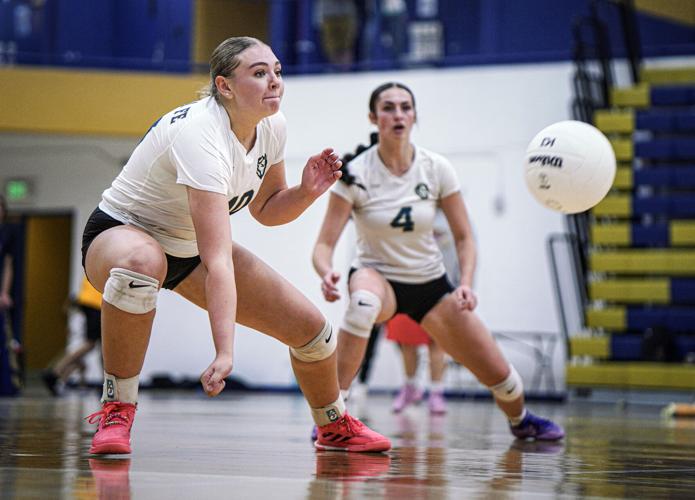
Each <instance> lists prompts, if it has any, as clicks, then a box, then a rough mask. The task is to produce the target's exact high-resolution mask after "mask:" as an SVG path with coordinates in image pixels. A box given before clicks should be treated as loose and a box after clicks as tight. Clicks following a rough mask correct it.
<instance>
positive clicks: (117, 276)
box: [104, 267, 159, 314]
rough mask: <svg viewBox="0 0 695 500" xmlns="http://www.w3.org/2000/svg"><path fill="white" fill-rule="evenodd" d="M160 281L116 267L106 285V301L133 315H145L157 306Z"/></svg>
mask: <svg viewBox="0 0 695 500" xmlns="http://www.w3.org/2000/svg"><path fill="white" fill-rule="evenodd" d="M158 291H159V280H157V279H155V278H151V277H150V276H146V275H144V274H140V273H136V272H134V271H129V270H128V269H122V268H120V267H114V268H113V269H111V273H110V275H109V279H107V280H106V285H104V300H105V301H106V302H108V303H109V304H111V305H112V306H114V307H117V308H119V309H120V310H122V311H125V312H129V313H131V314H145V313H148V312H150V311H151V310H152V309H154V308H155V307H156V306H157V292H158Z"/></svg>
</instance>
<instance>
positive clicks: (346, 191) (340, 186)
mask: <svg viewBox="0 0 695 500" xmlns="http://www.w3.org/2000/svg"><path fill="white" fill-rule="evenodd" d="M331 193H334V194H337V195H338V196H340V197H341V198H343V199H344V200H345V201H348V202H349V203H351V204H353V205H354V204H355V190H354V188H353V187H352V186H348V185H347V184H345V183H344V182H343V181H341V180H338V181H337V182H336V183H335V184H333V187H332V188H331Z"/></svg>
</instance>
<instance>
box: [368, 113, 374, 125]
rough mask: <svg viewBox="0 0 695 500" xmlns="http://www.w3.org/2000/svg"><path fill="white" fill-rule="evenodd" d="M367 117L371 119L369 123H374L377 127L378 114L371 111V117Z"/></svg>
mask: <svg viewBox="0 0 695 500" xmlns="http://www.w3.org/2000/svg"><path fill="white" fill-rule="evenodd" d="M367 116H368V117H369V123H373V124H374V125H376V113H373V112H371V111H370V112H369V115H367Z"/></svg>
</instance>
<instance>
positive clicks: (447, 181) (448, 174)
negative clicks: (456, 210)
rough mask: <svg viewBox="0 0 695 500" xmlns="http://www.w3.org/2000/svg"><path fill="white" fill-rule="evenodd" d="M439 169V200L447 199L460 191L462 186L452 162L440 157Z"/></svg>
mask: <svg viewBox="0 0 695 500" xmlns="http://www.w3.org/2000/svg"><path fill="white" fill-rule="evenodd" d="M438 167H439V168H438V174H439V199H442V198H446V197H447V196H449V195H450V194H453V193H455V192H456V191H460V190H461V184H460V182H459V178H458V175H456V171H455V170H454V166H453V165H452V164H451V162H450V161H449V160H447V159H446V158H444V157H439V161H438Z"/></svg>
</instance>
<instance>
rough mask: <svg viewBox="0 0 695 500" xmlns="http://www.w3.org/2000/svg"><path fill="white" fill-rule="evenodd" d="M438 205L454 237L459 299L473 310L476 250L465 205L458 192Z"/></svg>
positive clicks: (475, 302)
mask: <svg viewBox="0 0 695 500" xmlns="http://www.w3.org/2000/svg"><path fill="white" fill-rule="evenodd" d="M440 205H441V208H442V211H443V212H444V215H446V219H447V222H448V223H449V227H450V228H451V233H452V235H453V236H454V243H455V245H456V253H457V254H458V260H459V268H460V269H461V286H460V287H459V289H460V288H463V291H462V292H463V294H462V296H461V297H460V298H461V299H462V301H463V302H464V303H465V304H466V307H468V308H470V309H473V308H475V305H476V304H477V299H476V298H475V295H474V294H473V292H472V290H471V287H472V285H473V273H474V272H475V264H476V248H475V240H474V239H473V231H472V230H471V224H470V220H469V218H468V212H467V211H466V205H465V203H464V202H463V197H462V196H461V193H460V192H459V191H457V192H455V193H453V194H450V195H449V196H447V197H446V198H442V200H441V202H440ZM458 291H459V290H458V289H457V292H458ZM467 295H470V296H467Z"/></svg>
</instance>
